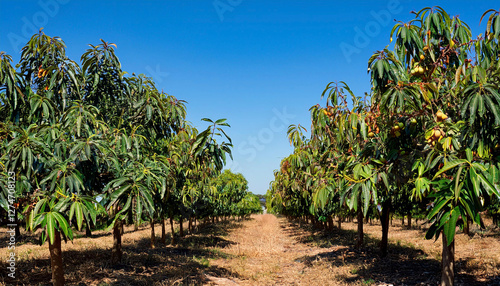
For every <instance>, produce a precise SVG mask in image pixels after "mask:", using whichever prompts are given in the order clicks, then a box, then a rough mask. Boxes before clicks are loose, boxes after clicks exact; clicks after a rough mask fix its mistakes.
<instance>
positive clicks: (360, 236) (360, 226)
mask: <svg viewBox="0 0 500 286" xmlns="http://www.w3.org/2000/svg"><path fill="white" fill-rule="evenodd" d="M362 245H363V210H362V209H361V199H359V201H358V241H357V242H356V248H361V246H362Z"/></svg>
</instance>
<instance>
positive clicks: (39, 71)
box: [38, 66, 49, 78]
mask: <svg viewBox="0 0 500 286" xmlns="http://www.w3.org/2000/svg"><path fill="white" fill-rule="evenodd" d="M48 73H49V71H48V70H44V69H42V66H40V67H39V68H38V78H42V77H45V76H47V74H48Z"/></svg>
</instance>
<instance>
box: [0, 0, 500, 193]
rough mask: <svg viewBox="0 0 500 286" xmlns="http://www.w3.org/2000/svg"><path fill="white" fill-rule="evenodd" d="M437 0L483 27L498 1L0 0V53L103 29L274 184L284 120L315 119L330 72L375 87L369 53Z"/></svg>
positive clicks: (126, 65) (127, 65) (237, 159)
mask: <svg viewBox="0 0 500 286" xmlns="http://www.w3.org/2000/svg"><path fill="white" fill-rule="evenodd" d="M434 5H439V6H442V7H443V8H445V10H446V11H447V12H448V13H449V14H450V15H460V18H461V19H462V20H463V21H465V22H466V23H468V24H469V25H470V27H471V29H472V31H473V37H476V36H477V35H478V34H479V33H482V32H484V29H485V23H484V22H483V23H482V25H481V26H480V25H479V18H480V17H481V15H482V13H483V12H484V11H486V10H487V9H490V8H494V9H499V8H500V7H499V6H500V5H499V2H498V1H399V0H390V1H387V0H384V1H351V2H348V1H311V0H309V1H293V0H288V1H284V0H279V1H251V0H215V1H214V0H199V1H197V0H189V1H188V0H182V1H159V0H158V1H126V0H120V1H102V0H101V1H92V0H87V1H76V0H40V1H24V0H15V1H7V0H0V11H2V17H0V51H5V52H6V53H7V54H10V55H12V56H13V57H14V61H15V62H17V61H18V60H19V55H20V49H21V47H22V46H23V45H24V43H26V42H27V41H28V39H29V37H30V36H31V35H32V34H33V33H35V32H37V31H38V29H39V28H40V27H44V32H45V33H46V34H47V35H50V36H59V37H61V38H62V39H63V40H64V42H65V43H66V45H67V55H68V56H69V57H70V58H71V59H73V60H75V61H77V62H79V59H80V56H81V54H82V53H83V52H84V51H85V50H86V49H87V48H88V46H87V45H88V44H94V45H96V44H99V43H100V41H99V39H103V40H105V41H107V42H111V43H115V44H117V45H118V48H117V49H116V52H117V55H118V57H119V58H120V61H121V63H122V67H123V69H124V70H126V71H128V72H129V73H132V72H135V73H136V74H140V73H144V74H146V75H148V76H151V77H153V79H154V80H155V82H156V83H157V87H158V89H160V90H164V91H165V92H166V93H168V94H172V95H174V96H176V97H177V98H179V99H183V100H186V101H187V102H188V105H187V108H188V120H189V121H191V122H192V123H193V124H194V125H195V126H197V127H198V128H199V129H204V128H205V127H206V125H205V124H204V123H203V122H201V121H200V119H201V118H203V117H208V118H211V119H218V118H227V119H228V123H229V124H231V128H230V129H229V130H228V134H229V135H230V136H231V137H232V139H233V143H234V150H233V155H234V161H233V162H228V166H227V167H228V168H230V169H232V170H233V171H236V172H241V173H242V174H243V175H244V176H245V177H246V178H247V180H248V181H249V189H250V191H252V192H254V193H257V194H264V193H265V192H266V190H267V188H268V185H269V182H270V181H271V180H272V179H273V170H274V169H277V168H278V167H279V163H280V160H281V159H282V158H284V157H286V156H287V155H288V154H290V153H291V152H292V148H291V147H290V145H289V143H288V141H287V137H286V129H287V127H288V125H290V124H301V125H303V126H305V127H306V128H307V129H309V127H310V115H309V111H308V109H309V108H310V107H311V106H313V105H315V104H317V103H320V104H322V105H324V103H325V101H324V100H321V99H320V96H321V93H322V91H323V90H324V88H325V86H326V85H327V84H328V83H329V82H331V81H346V82H347V83H348V84H349V85H350V87H351V88H352V90H353V91H354V92H355V94H356V95H358V96H362V95H363V94H364V92H369V89H370V84H369V77H368V75H367V73H366V70H367V61H368V58H369V57H370V56H371V55H372V54H373V52H375V51H376V50H380V49H383V48H384V47H385V46H386V45H388V44H389V33H390V31H391V28H392V27H393V25H394V24H395V22H394V19H396V20H401V21H408V20H409V19H411V18H412V15H410V11H412V10H417V11H418V10H420V9H421V8H423V7H426V6H434Z"/></svg>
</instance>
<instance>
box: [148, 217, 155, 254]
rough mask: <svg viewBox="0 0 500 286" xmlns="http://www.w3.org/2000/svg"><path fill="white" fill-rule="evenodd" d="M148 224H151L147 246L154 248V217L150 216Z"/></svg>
mask: <svg viewBox="0 0 500 286" xmlns="http://www.w3.org/2000/svg"><path fill="white" fill-rule="evenodd" d="M150 224H151V243H150V244H149V246H150V247H151V248H155V220H154V218H151V220H150Z"/></svg>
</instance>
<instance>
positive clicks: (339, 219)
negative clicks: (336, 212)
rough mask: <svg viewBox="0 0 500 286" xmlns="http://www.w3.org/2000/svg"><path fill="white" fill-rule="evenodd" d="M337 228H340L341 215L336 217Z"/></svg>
mask: <svg viewBox="0 0 500 286" xmlns="http://www.w3.org/2000/svg"><path fill="white" fill-rule="evenodd" d="M337 228H338V229H342V217H341V216H338V217H337Z"/></svg>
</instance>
